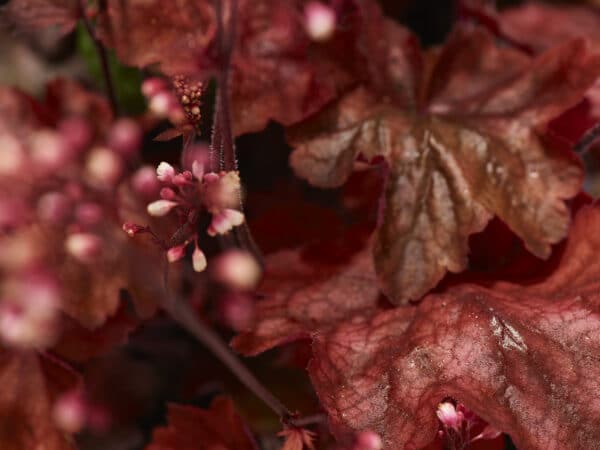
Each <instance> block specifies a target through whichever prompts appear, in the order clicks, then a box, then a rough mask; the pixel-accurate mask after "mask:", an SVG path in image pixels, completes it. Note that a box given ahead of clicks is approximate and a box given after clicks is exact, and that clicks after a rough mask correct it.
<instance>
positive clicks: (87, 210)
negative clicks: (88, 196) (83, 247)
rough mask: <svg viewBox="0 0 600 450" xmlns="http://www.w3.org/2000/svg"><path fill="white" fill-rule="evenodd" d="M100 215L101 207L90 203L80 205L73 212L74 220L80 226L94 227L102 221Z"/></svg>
mask: <svg viewBox="0 0 600 450" xmlns="http://www.w3.org/2000/svg"><path fill="white" fill-rule="evenodd" d="M102 215H103V211H102V207H101V206H100V205H98V204H97V203H92V202H87V203H82V204H80V205H79V206H77V209H76V210H75V218H76V219H77V222H79V223H80V224H81V225H88V226H89V225H96V224H97V223H99V222H100V221H101V220H102Z"/></svg>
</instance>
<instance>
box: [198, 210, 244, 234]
mask: <svg viewBox="0 0 600 450" xmlns="http://www.w3.org/2000/svg"><path fill="white" fill-rule="evenodd" d="M242 223H244V214H243V213H241V212H240V211H237V210H235V209H224V210H223V211H221V212H219V213H217V214H213V217H212V220H211V222H210V225H209V227H208V230H206V232H207V233H208V235H209V236H216V235H217V234H225V233H228V232H229V231H230V230H231V229H232V228H233V227H237V226H239V225H241V224H242Z"/></svg>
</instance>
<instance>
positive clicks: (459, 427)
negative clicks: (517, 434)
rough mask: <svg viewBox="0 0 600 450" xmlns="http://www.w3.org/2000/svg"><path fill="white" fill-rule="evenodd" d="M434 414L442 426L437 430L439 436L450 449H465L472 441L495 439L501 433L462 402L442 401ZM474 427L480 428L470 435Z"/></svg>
mask: <svg viewBox="0 0 600 450" xmlns="http://www.w3.org/2000/svg"><path fill="white" fill-rule="evenodd" d="M436 414H437V416H438V419H439V420H440V422H441V426H442V429H441V430H440V431H439V434H440V437H442V438H443V439H445V441H446V444H447V448H450V449H456V450H462V449H466V448H467V447H468V446H469V445H470V444H471V443H472V442H475V441H478V440H480V439H496V438H497V437H498V436H500V434H502V433H501V432H500V431H498V430H496V429H495V428H493V427H492V426H491V425H485V423H484V422H483V421H482V420H481V419H480V418H479V417H477V416H476V415H475V413H473V412H472V411H470V410H469V409H467V408H466V407H465V405H463V404H462V403H459V404H458V405H457V406H454V403H451V402H449V401H445V402H442V403H440V404H439V405H438V409H437V411H436ZM482 426H483V428H482ZM476 427H479V428H482V429H481V431H480V432H479V433H478V434H477V435H476V436H474V437H472V436H471V435H472V434H473V431H474V429H475V428H476Z"/></svg>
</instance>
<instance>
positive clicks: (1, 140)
mask: <svg viewBox="0 0 600 450" xmlns="http://www.w3.org/2000/svg"><path fill="white" fill-rule="evenodd" d="M0 149H2V157H1V158H0V176H18V175H19V173H20V171H21V170H22V169H23V167H24V164H25V160H26V157H25V150H24V149H23V145H22V144H21V142H19V140H18V139H17V138H16V137H14V136H13V135H12V134H6V133H3V134H0Z"/></svg>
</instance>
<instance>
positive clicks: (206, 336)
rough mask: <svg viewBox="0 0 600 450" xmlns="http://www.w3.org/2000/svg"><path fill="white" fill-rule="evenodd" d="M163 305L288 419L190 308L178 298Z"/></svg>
mask: <svg viewBox="0 0 600 450" xmlns="http://www.w3.org/2000/svg"><path fill="white" fill-rule="evenodd" d="M165 303H166V304H164V305H163V308H165V309H166V310H167V311H168V312H169V314H170V315H171V317H172V318H173V319H175V320H176V321H177V322H178V323H179V324H180V325H181V326H183V327H184V328H185V329H186V330H187V331H188V332H190V333H191V334H192V335H193V336H194V337H195V338H196V339H198V341H200V342H201V343H202V344H203V345H205V346H206V348H208V349H209V350H210V351H211V352H212V353H213V354H214V355H215V356H216V357H217V358H218V359H219V360H220V361H221V362H222V363H223V364H224V365H225V366H227V368H228V369H229V370H231V372H232V373H233V374H234V375H235V376H236V377H237V378H238V379H239V380H240V382H241V383H242V384H244V385H245V386H246V387H247V388H248V389H250V391H252V392H253V393H254V394H255V395H256V396H257V397H258V398H259V399H261V400H262V401H263V402H264V403H265V404H266V405H267V406H268V407H269V408H270V409H271V410H272V411H273V412H274V413H275V414H277V415H278V416H279V417H281V418H282V420H283V421H287V420H289V418H290V417H291V416H292V414H291V412H290V411H289V410H288V409H287V408H286V407H285V405H284V404H283V403H281V401H279V399H278V398H277V397H275V396H274V395H273V394H272V393H271V391H269V390H268V389H267V388H266V387H265V386H264V385H263V384H262V383H261V382H260V381H259V380H258V379H257V378H256V377H255V376H254V375H253V374H252V372H250V371H249V370H248V368H247V367H246V366H244V365H243V364H242V362H241V361H240V360H239V359H238V358H237V357H236V356H235V355H234V354H233V353H232V352H231V350H230V349H229V347H228V346H227V345H226V344H225V343H224V342H223V341H222V340H221V338H220V337H219V336H218V335H217V334H216V333H215V332H214V331H213V330H211V329H210V328H209V327H208V326H206V325H205V324H204V323H202V322H201V321H199V320H198V319H197V318H196V316H195V314H194V311H193V310H192V308H190V306H189V305H188V304H187V303H186V302H184V301H181V300H179V299H176V300H174V301H168V302H165Z"/></svg>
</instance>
